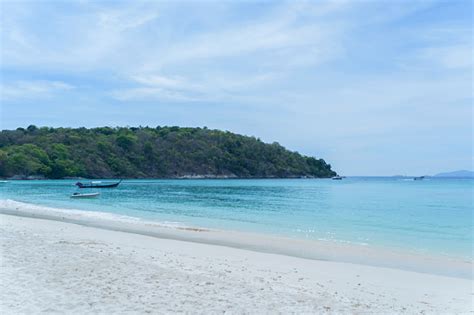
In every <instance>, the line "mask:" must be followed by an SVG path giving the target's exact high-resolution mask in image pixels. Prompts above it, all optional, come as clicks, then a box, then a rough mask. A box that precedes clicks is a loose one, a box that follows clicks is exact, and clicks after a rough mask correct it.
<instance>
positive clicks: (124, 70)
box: [0, 0, 474, 175]
mask: <svg viewBox="0 0 474 315" xmlns="http://www.w3.org/2000/svg"><path fill="white" fill-rule="evenodd" d="M0 5H1V7H0V9H1V13H0V14H1V21H0V45H1V46H0V57H1V58H0V68H1V78H0V79H1V80H0V102H1V103H0V104H1V108H0V129H16V128H17V127H26V126H28V125H30V124H34V125H37V126H52V127H60V126H61V127H81V126H84V127H95V126H151V127H155V126H158V125H160V126H164V125H168V126H173V125H178V126H191V127H194V126H196V127H197V126H200V127H203V126H207V127H208V128H213V129H214V128H215V129H221V130H229V131H232V132H236V133H240V134H244V135H251V136H256V137H259V138H260V139H262V140H263V141H265V142H274V141H276V142H279V143H280V144H282V145H283V146H285V147H287V148H288V149H290V150H294V151H298V152H300V153H302V154H305V155H310V156H315V157H317V158H324V159H325V160H326V161H327V162H328V163H330V164H331V165H332V167H333V169H335V170H336V171H337V172H338V173H340V174H343V175H396V174H401V175H405V174H406V175H424V174H435V173H438V172H441V171H450V170H457V169H469V170H470V169H473V136H474V134H473V118H474V116H473V68H472V66H473V46H472V45H473V33H472V23H473V19H472V10H473V8H472V1H469V0H466V1H460V0H450V1H447V0H446V1H428V0H426V1H408V0H407V1H404V0H400V1H388V0H386V1H384V0H380V1H375V0H374V1H362V0H352V1H343V0H341V1H316V0H314V1H288V2H284V1H185V2H183V1H131V0H130V1H83V0H81V1H59V0H58V1H41V0H40V1H5V0H0Z"/></svg>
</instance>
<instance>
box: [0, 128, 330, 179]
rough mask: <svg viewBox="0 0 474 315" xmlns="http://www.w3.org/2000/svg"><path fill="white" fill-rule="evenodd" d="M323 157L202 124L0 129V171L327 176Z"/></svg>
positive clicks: (83, 174)
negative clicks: (184, 126) (192, 125)
mask: <svg viewBox="0 0 474 315" xmlns="http://www.w3.org/2000/svg"><path fill="white" fill-rule="evenodd" d="M335 174H336V173H335V172H334V171H332V170H331V166H330V165H329V164H326V162H325V161H324V160H322V159H315V158H313V157H307V156H302V155H301V154H299V153H297V152H291V151H289V150H287V149H285V148H284V147H282V146H281V145H279V144H278V143H273V144H267V143H263V142H262V141H260V139H256V138H254V137H247V136H242V135H238V134H234V133H231V132H224V131H219V130H209V129H207V128H180V127H156V128H149V127H139V128H119V127H117V128H110V127H102V128H92V129H86V128H77V129H71V128H48V127H41V128H37V127H36V126H29V127H28V128H26V129H23V128H18V129H16V130H3V131H1V133H0V177H4V178H5V177H11V176H14V175H19V176H20V177H23V176H32V175H34V176H42V177H46V178H64V177H87V178H176V177H186V176H188V177H192V176H196V177H199V176H205V177H239V178H272V177H301V176H309V177H331V176H334V175H335Z"/></svg>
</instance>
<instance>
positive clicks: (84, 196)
mask: <svg viewBox="0 0 474 315" xmlns="http://www.w3.org/2000/svg"><path fill="white" fill-rule="evenodd" d="M99 195H100V193H98V192H96V193H90V194H81V193H77V192H76V193H73V194H72V195H71V198H95V197H97V196H99Z"/></svg>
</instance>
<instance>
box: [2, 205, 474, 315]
mask: <svg viewBox="0 0 474 315" xmlns="http://www.w3.org/2000/svg"><path fill="white" fill-rule="evenodd" d="M188 232H189V231H188ZM195 233H202V232H195ZM0 243H1V244H0V245H1V248H2V252H1V254H2V255H1V256H2V260H1V265H2V268H0V277H1V279H2V281H1V283H0V289H1V290H0V311H2V312H3V313H6V314H9V313H26V314H38V313H44V312H48V313H51V312H57V313H78V314H88V313H108V314H112V313H139V314H144V313H175V312H183V313H222V312H230V313H268V312H269V311H270V310H272V312H276V313H285V314H301V313H312V314H314V313H317V314H334V313H338V314H339V313H342V314H347V313H356V314H368V313H370V314H387V313H390V314H424V313H429V314H467V313H469V312H471V311H472V294H473V293H472V283H473V282H472V280H467V279H460V278H452V277H446V276H439V275H432V274H425V273H417V272H411V271H403V270H397V269H390V268H384V267H372V266H365V265H358V264H352V263H343V262H334V261H321V260H312V259H302V258H298V257H292V256H287V255H280V254H274V253H273V254H271V253H262V252H258V251H252V250H246V249H238V248H232V247H227V246H217V245H211V244H205V243H195V242H188V241H179V240H173V239H165V238H158V237H150V236H146V235H141V234H134V233H128V232H122V231H112V230H106V229H101V228H95V227H89V226H85V225H79V224H72V223H67V222H60V221H57V220H47V219H39V218H29V217H21V216H15V215H4V214H0ZM71 297H73V298H71Z"/></svg>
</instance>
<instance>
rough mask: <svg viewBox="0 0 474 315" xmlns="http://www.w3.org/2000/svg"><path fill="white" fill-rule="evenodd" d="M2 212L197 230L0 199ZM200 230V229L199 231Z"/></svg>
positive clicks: (119, 216)
mask: <svg viewBox="0 0 474 315" xmlns="http://www.w3.org/2000/svg"><path fill="white" fill-rule="evenodd" d="M2 210H13V211H18V212H22V213H27V214H33V215H38V216H53V217H57V218H61V219H70V220H78V219H86V220H100V221H109V222H120V223H127V224H142V225H143V224H144V225H147V226H154V227H162V228H173V229H199V228H196V227H191V226H187V225H184V224H182V223H180V222H173V221H158V222H157V221H148V220H143V219H141V218H137V217H131V216H126V215H120V214H114V213H108V212H100V211H84V210H76V209H64V208H53V207H47V206H41V205H37V204H31V203H26V202H20V201H16V200H12V199H0V213H1V211H2ZM199 230H200V229H199Z"/></svg>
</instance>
